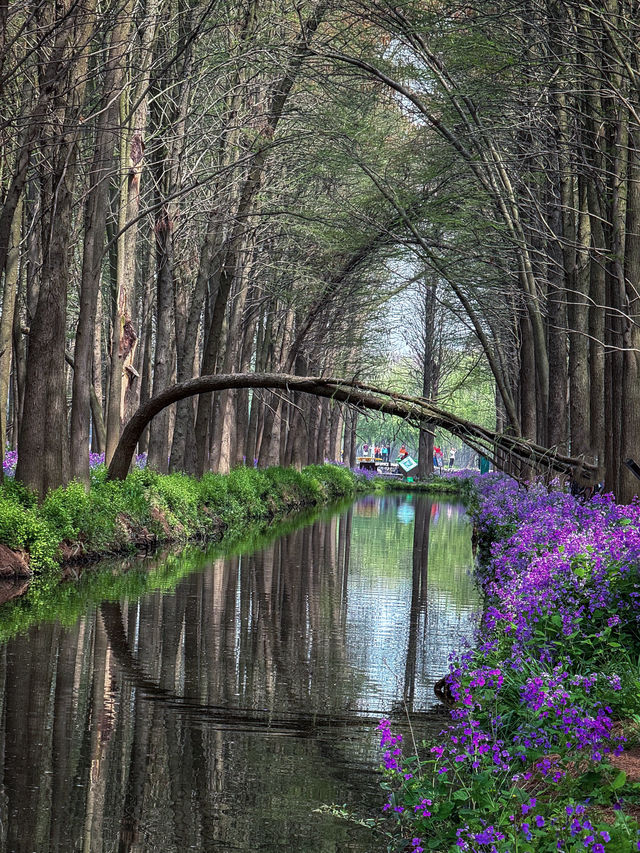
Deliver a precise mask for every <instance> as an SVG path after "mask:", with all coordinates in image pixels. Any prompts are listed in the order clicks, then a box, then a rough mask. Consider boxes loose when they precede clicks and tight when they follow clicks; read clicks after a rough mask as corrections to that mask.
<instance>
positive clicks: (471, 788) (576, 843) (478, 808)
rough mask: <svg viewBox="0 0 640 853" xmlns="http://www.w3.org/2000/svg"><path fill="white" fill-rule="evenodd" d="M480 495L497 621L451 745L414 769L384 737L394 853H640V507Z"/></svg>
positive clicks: (455, 669)
mask: <svg viewBox="0 0 640 853" xmlns="http://www.w3.org/2000/svg"><path fill="white" fill-rule="evenodd" d="M468 481H469V483H468V485H469V490H468V492H467V498H468V505H469V511H470V513H471V514H472V517H473V520H474V523H475V526H476V530H477V533H478V538H479V543H480V545H481V552H480V553H481V559H480V561H479V563H478V566H477V577H478V582H479V583H480V585H481V587H482V590H483V592H484V595H485V608H484V613H483V616H482V619H481V620H480V623H479V628H478V631H477V636H476V638H475V642H474V644H473V647H469V648H466V649H463V650H462V651H461V652H460V653H459V654H458V655H457V656H455V658H454V659H453V660H452V661H451V664H450V671H449V673H448V675H447V677H446V685H447V691H448V693H449V695H450V697H451V699H452V701H453V703H454V708H453V710H452V712H451V725H449V726H448V727H447V728H446V729H445V730H444V731H443V732H442V733H441V736H440V739H439V741H438V742H437V743H434V744H430V745H427V744H423V745H422V746H421V747H418V748H416V749H414V750H413V752H414V754H413V755H409V756H405V755H404V754H403V748H402V741H401V740H400V735H399V734H394V733H392V731H391V724H390V722H389V721H388V720H383V721H382V722H381V723H380V726H379V729H380V732H381V747H382V749H383V772H384V774H385V783H384V784H385V788H386V790H387V791H388V792H389V793H388V797H387V801H386V802H385V804H384V807H383V811H384V812H385V814H386V815H388V816H390V817H391V818H392V820H393V822H394V825H395V828H396V831H395V837H396V842H395V845H394V849H398V850H414V851H416V853H420V851H422V850H440V851H445V850H451V851H453V850H465V851H471V853H481V851H487V853H505V851H510V853H514V851H534V850H535V851H577V850H580V851H591V853H604V851H609V852H610V853H611V851H631V850H638V849H640V844H639V841H638V824H637V822H636V820H635V819H634V817H633V814H630V813H629V806H630V805H631V806H633V802H634V799H637V798H638V788H639V787H640V786H639V785H637V784H635V785H634V784H632V783H630V782H628V781H627V778H626V775H625V773H624V772H623V771H621V770H619V769H618V768H616V767H615V763H616V755H618V754H619V753H620V752H621V751H622V750H623V749H624V746H625V742H624V738H623V737H622V736H621V735H620V733H619V730H620V725H619V724H618V725H616V724H615V723H616V721H617V720H627V721H629V720H631V721H633V720H640V691H639V689H638V688H639V687H640V671H639V667H638V660H639V657H640V607H638V603H639V598H640V571H639V569H640V505H639V504H637V503H636V504H632V505H631V506H618V505H616V504H615V502H614V501H613V499H612V497H611V496H597V497H594V498H593V499H592V500H591V501H590V502H588V503H581V502H579V501H578V500H577V499H576V498H574V497H572V496H571V495H569V494H566V493H565V492H563V491H561V490H560V489H557V488H556V489H547V488H544V487H543V486H540V485H534V486H531V487H529V488H525V487H523V486H519V485H518V484H517V483H515V482H514V481H513V480H510V479H509V478H507V477H504V476H502V475H499V474H488V475H484V476H480V475H478V474H474V475H469V476H468ZM632 811H633V808H631V812H632Z"/></svg>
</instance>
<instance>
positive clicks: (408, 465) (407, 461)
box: [398, 456, 418, 474]
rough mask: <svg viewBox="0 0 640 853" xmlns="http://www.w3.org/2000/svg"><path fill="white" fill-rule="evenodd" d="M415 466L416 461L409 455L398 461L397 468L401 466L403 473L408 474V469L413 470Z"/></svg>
mask: <svg viewBox="0 0 640 853" xmlns="http://www.w3.org/2000/svg"><path fill="white" fill-rule="evenodd" d="M417 467H418V463H417V462H416V460H415V459H412V458H411V457H410V456H405V457H404V459H403V460H402V461H401V462H398V468H402V470H403V471H404V473H405V474H408V473H409V471H413V469H414V468H417Z"/></svg>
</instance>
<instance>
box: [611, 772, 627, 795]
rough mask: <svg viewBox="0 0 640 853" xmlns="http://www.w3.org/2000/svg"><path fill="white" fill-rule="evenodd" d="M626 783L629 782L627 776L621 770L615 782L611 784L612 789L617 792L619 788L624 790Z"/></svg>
mask: <svg viewBox="0 0 640 853" xmlns="http://www.w3.org/2000/svg"><path fill="white" fill-rule="evenodd" d="M626 781H627V774H626V773H625V772H624V770H621V771H620V772H619V773H618V775H617V776H616V778H615V779H614V780H613V782H612V783H611V787H612V789H613V790H614V791H617V790H618V788H622V786H623V785H624V783H625V782H626Z"/></svg>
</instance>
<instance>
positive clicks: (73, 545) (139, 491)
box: [0, 465, 368, 580]
mask: <svg viewBox="0 0 640 853" xmlns="http://www.w3.org/2000/svg"><path fill="white" fill-rule="evenodd" d="M364 488H368V486H367V484H366V482H365V481H364V480H362V479H359V478H358V477H356V476H355V475H354V474H352V473H351V471H349V470H347V469H346V468H342V467H339V466H336V465H311V466H309V467H307V468H304V469H303V470H302V471H295V470H294V469H291V468H269V469H266V470H258V469H254V468H237V469H235V470H234V471H232V472H231V473H230V474H228V475H221V474H205V475H204V477H202V478H201V479H199V480H196V479H195V478H193V477H188V476H187V475H185V474H169V475H161V474H156V473H155V472H154V471H151V470H139V469H136V470H134V471H132V472H131V473H130V474H129V476H128V477H127V478H126V480H123V481H115V482H110V481H107V479H106V470H105V468H104V466H100V467H98V468H96V469H94V471H93V472H92V483H91V488H90V489H89V491H88V492H86V491H85V490H84V488H83V487H82V486H81V485H80V484H79V483H70V484H69V485H68V486H66V487H65V488H60V489H56V490H55V491H52V492H50V493H49V494H48V495H47V497H46V499H45V500H44V502H43V503H42V504H40V505H38V502H37V500H36V498H35V496H34V495H32V494H30V493H29V492H28V491H27V490H26V489H24V487H23V486H21V485H20V484H19V483H16V482H14V481H12V480H8V481H6V482H5V484H4V485H3V487H2V489H1V490H0V544H3V545H6V546H8V547H9V548H11V549H13V550H16V551H23V552H26V553H27V554H28V555H29V561H30V568H31V570H32V572H33V573H34V574H35V575H37V576H39V577H40V578H45V577H47V578H51V579H55V580H57V579H58V578H59V576H60V565H61V564H62V563H63V562H64V561H65V560H69V559H70V558H75V559H78V558H81V559H96V558H98V557H100V556H105V555H109V554H118V553H123V552H126V551H128V550H135V549H136V548H137V547H139V546H141V545H144V544H148V543H153V544H156V543H170V542H184V543H186V542H189V541H191V540H194V539H200V540H207V539H212V538H216V539H219V538H220V537H221V536H222V535H223V534H224V535H227V534H228V533H229V532H235V531H239V530H242V531H243V533H246V526H247V525H248V524H259V523H264V522H270V521H273V520H274V519H278V518H282V517H283V516H285V515H286V514H287V513H290V512H294V511H299V510H301V509H304V508H312V507H318V506H322V505H324V504H326V503H328V502H330V501H335V500H337V499H338V498H341V497H352V496H353V495H354V494H355V493H356V491H358V490H359V489H364Z"/></svg>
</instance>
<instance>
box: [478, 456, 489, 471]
mask: <svg viewBox="0 0 640 853" xmlns="http://www.w3.org/2000/svg"><path fill="white" fill-rule="evenodd" d="M490 467H491V463H490V462H489V460H488V459H487V457H486V456H481V457H480V473H481V474H488V473H489V468H490Z"/></svg>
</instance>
